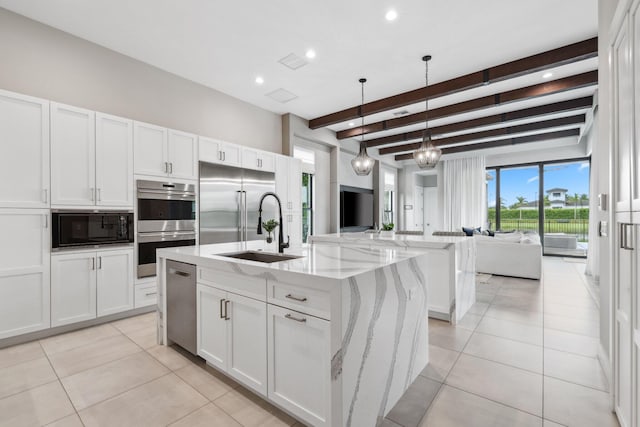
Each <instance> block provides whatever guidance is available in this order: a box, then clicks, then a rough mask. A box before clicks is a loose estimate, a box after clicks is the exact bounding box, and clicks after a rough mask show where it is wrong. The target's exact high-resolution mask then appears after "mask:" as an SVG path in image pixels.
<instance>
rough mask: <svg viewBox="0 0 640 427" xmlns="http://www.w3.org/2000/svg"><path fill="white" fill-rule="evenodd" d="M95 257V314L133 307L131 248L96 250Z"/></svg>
mask: <svg viewBox="0 0 640 427" xmlns="http://www.w3.org/2000/svg"><path fill="white" fill-rule="evenodd" d="M97 257H98V258H97V267H96V268H97V270H96V271H97V278H96V289H97V293H96V301H97V310H96V311H97V313H96V314H97V316H98V317H100V316H106V315H109V314H114V313H119V312H122V311H126V310H131V309H133V307H134V299H133V249H124V250H115V251H103V252H98V253H97Z"/></svg>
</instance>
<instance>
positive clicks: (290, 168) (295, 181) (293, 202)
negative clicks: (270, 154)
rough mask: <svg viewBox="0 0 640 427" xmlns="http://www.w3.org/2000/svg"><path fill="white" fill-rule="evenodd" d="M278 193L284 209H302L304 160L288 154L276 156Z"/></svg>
mask: <svg viewBox="0 0 640 427" xmlns="http://www.w3.org/2000/svg"><path fill="white" fill-rule="evenodd" d="M276 193H277V194H278V196H279V197H280V199H281V200H282V203H283V206H282V208H283V209H286V210H289V211H297V212H299V211H301V209H302V205H301V203H302V202H301V197H302V194H301V193H302V162H301V161H300V160H299V159H294V158H293V157H287V156H276Z"/></svg>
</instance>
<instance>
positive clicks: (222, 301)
mask: <svg viewBox="0 0 640 427" xmlns="http://www.w3.org/2000/svg"><path fill="white" fill-rule="evenodd" d="M224 302H225V299H224V298H223V299H221V300H220V318H221V319H224V318H225V315H224V314H222V310H223V308H222V306H223V305H224Z"/></svg>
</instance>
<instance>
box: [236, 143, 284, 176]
mask: <svg viewBox="0 0 640 427" xmlns="http://www.w3.org/2000/svg"><path fill="white" fill-rule="evenodd" d="M242 167H243V168H247V169H256V170H261V171H266V172H274V171H275V170H276V155H275V154H272V153H267V152H265V151H259V150H253V149H251V148H245V149H243V150H242Z"/></svg>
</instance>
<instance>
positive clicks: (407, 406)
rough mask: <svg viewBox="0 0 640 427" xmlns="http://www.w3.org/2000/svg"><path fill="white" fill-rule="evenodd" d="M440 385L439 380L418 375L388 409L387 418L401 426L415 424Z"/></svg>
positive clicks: (410, 426) (429, 404)
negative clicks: (389, 409) (400, 397)
mask: <svg viewBox="0 0 640 427" xmlns="http://www.w3.org/2000/svg"><path fill="white" fill-rule="evenodd" d="M441 386H442V383H440V382H437V381H433V380H430V379H429V378H424V377H421V376H419V377H418V378H417V379H416V380H415V381H414V382H413V384H411V385H410V386H409V388H408V389H407V391H406V392H405V393H404V395H403V396H402V399H400V401H399V402H398V403H396V405H395V406H394V407H393V408H392V409H391V411H389V413H388V414H387V418H388V419H389V420H391V421H394V422H395V423H397V424H400V425H401V426H405V427H412V426H417V425H418V424H420V420H421V419H422V417H423V416H424V414H425V413H426V412H427V409H428V408H429V406H431V402H433V399H434V398H435V397H436V395H437V394H438V391H439V390H440V387H441Z"/></svg>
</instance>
